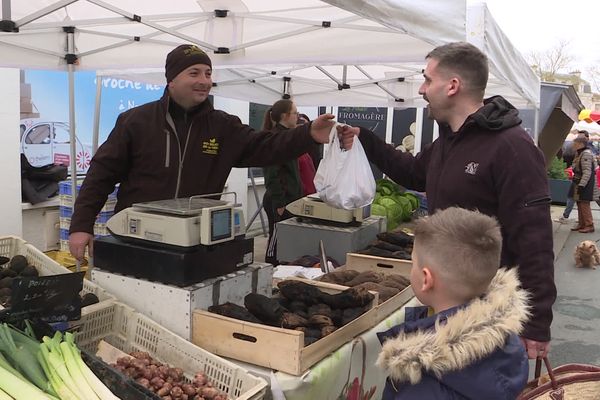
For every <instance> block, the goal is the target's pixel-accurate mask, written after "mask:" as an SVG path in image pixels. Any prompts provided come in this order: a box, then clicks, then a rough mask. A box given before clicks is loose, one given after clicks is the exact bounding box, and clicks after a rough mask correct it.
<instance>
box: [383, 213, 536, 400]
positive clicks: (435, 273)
mask: <svg viewBox="0 0 600 400" xmlns="http://www.w3.org/2000/svg"><path fill="white" fill-rule="evenodd" d="M501 248H502V236H501V233H500V227H499V226H498V223H497V222H496V220H495V219H494V218H492V217H489V216H486V215H484V214H481V213H479V212H476V211H468V210H464V209H461V208H448V209H446V210H442V211H438V212H436V213H435V214H434V215H432V216H430V217H426V218H421V219H419V220H418V222H417V226H416V228H415V242H414V247H413V252H412V260H413V265H412V269H411V276H410V281H411V284H412V288H413V291H414V293H415V296H416V297H417V298H418V299H419V301H421V302H422V303H423V304H425V305H427V306H430V307H432V308H433V311H434V315H432V316H430V317H427V314H426V310H425V313H421V314H424V315H422V318H421V319H416V318H415V315H414V314H416V313H413V312H412V311H415V309H408V310H407V313H406V317H405V322H404V323H403V324H401V325H398V326H396V327H394V328H392V329H390V330H389V331H387V332H383V333H379V334H378V336H379V339H380V341H381V342H382V343H383V349H382V351H381V353H380V354H379V358H378V360H377V365H378V366H379V367H382V368H385V369H386V370H387V373H388V375H389V376H388V379H387V381H386V385H385V390H384V393H383V399H385V400H388V399H389V400H391V399H394V400H399V399H427V400H434V399H477V400H479V399H485V400H496V399H515V398H516V397H517V396H518V394H519V393H520V392H521V391H522V390H523V388H524V387H525V384H526V383H527V378H528V369H529V364H528V361H527V355H526V352H525V348H524V346H523V344H522V343H521V340H520V338H519V336H518V334H519V332H520V331H521V328H522V325H523V323H524V322H526V320H527V318H528V315H529V314H528V310H527V294H526V292H525V291H523V290H522V289H520V287H519V280H518V277H517V269H516V268H513V269H498V266H499V264H500V252H501ZM420 308H421V307H420ZM422 308H423V309H424V307H422Z"/></svg>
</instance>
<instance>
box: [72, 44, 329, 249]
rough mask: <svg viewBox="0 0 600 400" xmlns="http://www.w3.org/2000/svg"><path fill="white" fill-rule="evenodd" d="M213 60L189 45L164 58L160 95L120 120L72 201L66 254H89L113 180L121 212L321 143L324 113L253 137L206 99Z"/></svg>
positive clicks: (217, 183) (203, 188)
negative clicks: (280, 131) (277, 131)
mask: <svg viewBox="0 0 600 400" xmlns="http://www.w3.org/2000/svg"><path fill="white" fill-rule="evenodd" d="M211 75H212V63H211V60H210V58H209V57H208V55H207V54H206V53H205V52H204V51H202V50H201V49H200V48H198V47H197V46H194V45H187V44H186V45H181V46H178V47H177V48H175V49H174V50H173V51H171V52H170V53H169V54H168V55H167V59H166V65H165V76H166V79H167V88H166V89H165V93H164V95H163V97H162V98H161V99H160V100H158V101H154V102H151V103H148V104H145V105H142V106H140V107H136V108H133V109H131V110H129V111H127V112H124V113H123V114H121V115H120V116H119V118H118V119H117V122H116V124H115V127H114V129H113V130H112V132H111V134H110V136H109V137H108V139H107V140H106V142H105V143H104V144H103V145H102V146H101V147H100V148H99V149H98V152H97V153H96V155H95V156H94V158H93V159H92V162H91V165H90V168H89V171H88V173H87V176H86V178H85V180H84V182H83V185H82V187H81V191H80V192H79V196H78V197H77V201H76V202H75V207H74V210H73V216H72V219H71V227H70V231H69V232H70V235H69V249H70V251H71V254H73V256H75V257H76V258H77V259H81V258H82V257H83V255H84V252H85V248H86V246H89V252H90V254H92V251H93V249H92V239H93V227H94V221H95V218H96V215H97V214H98V212H99V211H100V209H101V208H102V206H103V204H104V203H105V201H106V199H107V197H108V194H109V193H111V192H112V191H113V190H114V187H115V184H117V183H119V184H120V186H119V192H118V194H117V205H116V207H115V211H117V212H118V211H120V210H122V209H124V208H127V207H129V206H131V205H132V204H133V203H138V202H147V201H153V200H163V199H168V198H178V197H189V196H193V195H198V194H207V193H218V192H222V191H223V187H224V186H225V182H226V180H227V177H228V175H229V172H230V171H231V168H232V167H249V166H258V167H261V166H267V165H272V164H278V163H281V162H284V161H287V160H290V159H295V158H297V157H298V156H299V155H300V154H303V153H305V152H307V151H308V150H310V148H311V146H313V145H314V144H315V141H317V142H319V143H326V142H327V141H328V139H329V131H330V129H331V127H332V126H333V121H331V119H332V118H333V115H331V114H329V115H322V116H320V117H319V118H318V119H317V120H315V121H314V122H313V123H312V124H310V125H305V126H300V127H298V128H296V129H293V130H290V132H289V134H273V133H271V132H255V131H253V130H252V128H250V127H249V126H247V125H244V124H242V123H241V121H240V120H239V118H237V117H235V116H232V115H229V114H227V113H225V112H223V111H217V110H214V109H213V107H212V104H211V103H210V102H209V101H206V99H207V98H208V94H209V92H210V90H211V88H212V79H211Z"/></svg>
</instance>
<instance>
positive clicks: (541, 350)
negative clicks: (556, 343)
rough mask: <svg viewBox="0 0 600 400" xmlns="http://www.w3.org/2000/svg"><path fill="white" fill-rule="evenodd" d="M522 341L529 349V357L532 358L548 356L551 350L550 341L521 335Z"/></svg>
mask: <svg viewBox="0 0 600 400" xmlns="http://www.w3.org/2000/svg"><path fill="white" fill-rule="evenodd" d="M521 342H523V346H525V350H526V351H527V357H528V358H529V359H530V360H533V359H536V358H538V357H546V356H547V355H548V352H549V351H550V342H538V341H536V340H532V339H527V338H524V337H521Z"/></svg>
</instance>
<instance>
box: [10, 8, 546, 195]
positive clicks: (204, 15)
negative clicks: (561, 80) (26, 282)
mask: <svg viewBox="0 0 600 400" xmlns="http://www.w3.org/2000/svg"><path fill="white" fill-rule="evenodd" d="M4 3H5V4H6V5H7V6H6V7H3V9H2V11H3V15H2V25H1V26H0V30H1V31H2V32H0V50H1V51H2V54H3V58H2V62H1V64H2V65H3V66H12V67H30V68H47V69H60V70H68V71H69V72H70V80H69V86H70V98H71V103H70V108H71V110H70V124H69V126H70V129H71V135H72V136H73V137H72V138H71V143H72V145H73V149H72V152H73V154H72V158H73V159H75V143H76V142H75V140H74V136H75V133H76V132H75V124H74V115H75V110H74V102H73V77H72V73H73V72H74V71H76V70H102V69H109V68H118V69H119V74H122V75H123V76H131V75H130V73H129V72H127V70H128V69H129V68H133V70H131V71H132V72H133V73H135V74H139V73H144V72H145V71H144V68H155V69H156V68H163V65H164V59H165V55H166V54H167V52H168V51H169V50H171V49H172V48H173V47H175V46H176V45H178V44H180V43H195V44H197V45H198V46H200V47H201V48H204V49H206V50H208V51H210V52H211V57H212V59H213V64H214V65H215V67H216V73H215V81H216V83H217V85H216V87H215V88H214V93H215V94H218V95H222V96H225V97H230V98H237V99H243V100H250V101H255V102H259V103H263V104H270V103H273V102H274V101H275V100H277V99H279V98H280V97H281V96H282V95H285V94H287V95H293V96H294V99H295V101H296V103H297V104H298V105H313V106H314V105H321V104H326V105H337V104H340V105H358V106H369V105H377V106H392V107H402V108H407V107H419V106H422V105H423V100H422V99H421V97H420V96H418V95H417V94H416V93H417V88H418V86H419V85H420V82H421V79H422V78H421V70H422V69H423V67H424V65H425V55H426V54H427V53H428V52H429V51H430V50H431V49H433V48H434V47H436V46H438V45H441V44H443V43H448V42H452V41H459V40H467V41H470V42H472V43H474V44H475V45H477V46H479V47H480V48H481V49H482V50H483V51H484V52H485V53H486V54H487V55H488V57H489V59H490V66H491V68H490V72H491V76H490V85H488V93H487V94H488V95H492V94H501V95H503V96H505V97H506V98H507V99H508V100H509V101H511V102H512V103H513V104H514V105H515V106H517V107H518V108H532V109H538V107H539V80H538V78H537V77H536V76H535V74H533V72H532V71H531V69H530V68H529V67H528V66H527V64H526V62H525V61H524V59H523V58H522V57H521V56H520V54H519V53H518V52H517V51H516V50H515V49H514V48H513V47H512V45H511V44H510V42H509V41H508V40H507V38H506V37H505V36H504V34H503V33H502V31H501V30H500V29H499V28H498V26H497V25H496V23H495V22H494V20H493V18H492V16H491V15H490V13H489V11H488V10H487V8H486V7H485V5H482V4H476V5H469V7H467V6H466V2H465V1H464V0H453V1H441V0H438V1H434V2H427V3H415V2H413V1H409V0H403V1H394V2H391V1H389V0H380V1H377V2H372V1H371V2H368V3H366V2H364V1H352V2H342V1H333V0H332V1H318V0H303V1H302V2H297V1H295V2H293V3H289V4H281V2H265V1H249V0H246V1H241V0H236V1H228V2H226V3H223V4H220V5H219V6H215V4H214V3H213V2H209V1H193V0H180V1H177V2H170V3H168V4H167V3H164V2H151V1H150V2H144V3H139V2H135V1H119V2H107V1H100V0H94V1H86V2H83V1H77V0H74V1H66V2H57V3H53V2H51V1H42V0H38V1H32V2H26V3H23V2H11V1H6V2H4ZM323 16H326V18H325V19H324V17H323ZM373 43H377V46H373V45H372V44H373ZM146 72H147V71H146ZM155 75H156V74H155ZM158 76H159V77H160V82H161V83H164V80H162V77H163V74H162V73H159V75H158ZM139 79H142V78H139ZM154 79H155V78H154ZM417 134H418V132H417ZM73 176H74V174H73ZM75 186H76V182H75V181H74V182H73V187H75Z"/></svg>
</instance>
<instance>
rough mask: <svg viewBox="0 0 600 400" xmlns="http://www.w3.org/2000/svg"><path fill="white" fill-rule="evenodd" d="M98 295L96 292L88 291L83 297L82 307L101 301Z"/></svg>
mask: <svg viewBox="0 0 600 400" xmlns="http://www.w3.org/2000/svg"><path fill="white" fill-rule="evenodd" d="M99 302H100V300H99V299H98V296H96V295H95V294H94V293H86V294H84V295H83V296H82V297H81V307H87V306H91V305H92V304H96V303H99Z"/></svg>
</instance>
